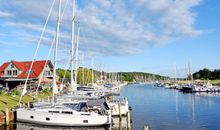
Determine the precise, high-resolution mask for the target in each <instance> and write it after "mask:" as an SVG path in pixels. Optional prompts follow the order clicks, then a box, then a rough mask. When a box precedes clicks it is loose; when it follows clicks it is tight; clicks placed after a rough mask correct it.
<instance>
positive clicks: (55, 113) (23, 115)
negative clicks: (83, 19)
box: [16, 0, 111, 126]
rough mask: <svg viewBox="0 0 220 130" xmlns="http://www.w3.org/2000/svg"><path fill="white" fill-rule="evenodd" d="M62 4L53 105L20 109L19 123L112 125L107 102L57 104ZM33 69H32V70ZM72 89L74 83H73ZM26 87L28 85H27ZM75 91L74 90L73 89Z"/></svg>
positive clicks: (57, 30) (56, 43) (57, 35)
mask: <svg viewBox="0 0 220 130" xmlns="http://www.w3.org/2000/svg"><path fill="white" fill-rule="evenodd" d="M61 3H62V0H59V11H58V20H57V27H56V42H55V51H54V67H53V98H52V104H51V105H41V106H39V107H34V108H18V109H16V112H17V121H19V122H29V123H36V124H41V125H50V126H102V125H109V124H111V110H110V108H109V107H108V105H107V104H106V102H105V100H103V99H100V100H89V101H86V102H85V101H78V102H75V103H72V104H71V105H70V104H68V106H66V105H64V104H61V105H57V104H55V94H57V92H58V90H57V85H56V61H57V47H58V41H59V27H60V22H61V20H60V14H61ZM72 4H73V20H72V42H73V41H74V40H73V36H74V22H75V21H74V18H75V16H74V15H75V14H74V9H75V0H73V2H72ZM31 69H32V67H30V70H31ZM71 85H72V87H73V86H74V85H73V81H72V82H71ZM25 86H26V84H25ZM72 90H74V88H72ZM25 93H26V87H24V90H23V92H22V95H21V98H22V96H23V95H24V94H25Z"/></svg>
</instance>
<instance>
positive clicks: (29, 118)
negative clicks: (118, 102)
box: [17, 109, 111, 126]
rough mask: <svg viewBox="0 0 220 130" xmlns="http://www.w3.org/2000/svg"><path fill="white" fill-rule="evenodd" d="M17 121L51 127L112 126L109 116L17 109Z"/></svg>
mask: <svg viewBox="0 0 220 130" xmlns="http://www.w3.org/2000/svg"><path fill="white" fill-rule="evenodd" d="M17 121H20V122H29V123H36V124H42V125H51V126H102V125H109V124H111V117H110V116H107V115H86V114H84V115H83V114H79V113H77V114H63V113H48V112H43V111H34V110H31V109H30V110H28V109H17Z"/></svg>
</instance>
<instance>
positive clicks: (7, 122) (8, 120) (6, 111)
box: [5, 108, 10, 125]
mask: <svg viewBox="0 0 220 130" xmlns="http://www.w3.org/2000/svg"><path fill="white" fill-rule="evenodd" d="M9 118H10V116H9V109H8V108H6V109H5V123H6V125H9V123H10V119H9Z"/></svg>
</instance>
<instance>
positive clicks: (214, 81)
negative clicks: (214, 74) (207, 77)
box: [210, 80, 220, 86]
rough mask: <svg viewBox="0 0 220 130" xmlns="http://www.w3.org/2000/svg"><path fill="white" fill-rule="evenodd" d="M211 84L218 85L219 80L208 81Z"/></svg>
mask: <svg viewBox="0 0 220 130" xmlns="http://www.w3.org/2000/svg"><path fill="white" fill-rule="evenodd" d="M210 82H211V83H212V84H213V85H217V86H220V80H211V81H210Z"/></svg>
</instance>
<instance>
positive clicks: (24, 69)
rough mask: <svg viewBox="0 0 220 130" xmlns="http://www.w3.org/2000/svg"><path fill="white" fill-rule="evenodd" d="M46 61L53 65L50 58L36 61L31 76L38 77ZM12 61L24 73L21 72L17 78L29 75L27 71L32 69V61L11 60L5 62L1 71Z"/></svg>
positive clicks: (0, 68)
mask: <svg viewBox="0 0 220 130" xmlns="http://www.w3.org/2000/svg"><path fill="white" fill-rule="evenodd" d="M45 62H47V64H48V63H49V64H50V65H52V64H51V62H50V60H49V61H46V60H41V61H40V60H39V61H35V62H34V63H33V67H32V73H31V74H30V76H29V78H37V77H38V76H39V75H40V74H41V72H42V71H43V68H44V64H45ZM10 63H12V64H14V65H15V66H16V67H17V68H18V69H19V70H20V71H22V73H21V74H19V75H18V76H17V78H19V79H22V78H27V75H28V74H27V71H28V70H29V69H30V66H31V63H32V61H25V62H18V61H11V62H7V63H4V64H3V65H2V66H1V67H0V72H1V71H3V70H4V69H5V68H6V67H7V66H8V65H9V64H10ZM0 76H2V75H0Z"/></svg>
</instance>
